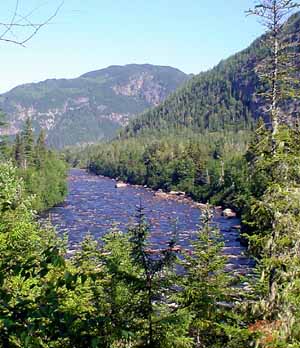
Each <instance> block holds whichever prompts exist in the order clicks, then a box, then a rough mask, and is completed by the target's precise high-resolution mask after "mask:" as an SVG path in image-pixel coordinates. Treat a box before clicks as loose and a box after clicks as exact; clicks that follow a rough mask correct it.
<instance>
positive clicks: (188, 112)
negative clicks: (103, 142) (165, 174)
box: [123, 12, 300, 136]
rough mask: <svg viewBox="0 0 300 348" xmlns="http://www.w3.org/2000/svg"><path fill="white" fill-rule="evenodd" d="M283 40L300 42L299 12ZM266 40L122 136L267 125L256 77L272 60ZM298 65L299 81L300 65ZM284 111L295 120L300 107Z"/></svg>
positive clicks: (147, 114) (199, 79)
mask: <svg viewBox="0 0 300 348" xmlns="http://www.w3.org/2000/svg"><path fill="white" fill-rule="evenodd" d="M284 37H285V40H288V41H289V42H300V12H298V13H296V14H294V15H293V16H291V17H290V18H289V20H288V21H287V23H286V24H285V28H284ZM265 38H266V35H264V36H262V37H260V38H258V39H257V40H256V41H254V42H253V43H252V44H251V45H250V46H249V47H248V48H247V49H245V50H244V51H242V52H239V53H237V54H235V55H233V56H232V57H230V58H228V59H226V60H223V61H221V62H220V63H219V64H218V65H217V66H216V67H214V68H213V69H211V70H209V71H207V72H204V73H200V74H199V75H197V76H194V77H193V78H192V79H190V80H189V81H188V82H187V83H186V84H185V85H184V86H183V87H181V88H179V89H178V90H177V91H176V92H175V93H173V94H172V95H171V96H170V97H168V98H167V99H166V100H165V101H164V102H163V103H162V104H160V105H159V106H158V107H156V108H153V109H151V110H147V111H146V112H145V113H143V114H142V115H140V116H139V117H137V118H136V119H134V120H133V121H131V122H130V123H129V125H128V127H126V129H125V131H124V133H123V135H125V136H130V135H136V134H139V133H140V132H144V131H145V130H149V131H150V132H151V130H156V129H160V130H161V129H163V128H172V127H175V128H178V127H192V128H193V129H194V130H197V129H198V130H199V131H203V130H205V129H208V130H211V131H215V130H221V129H225V130H235V129H241V128H248V127H249V126H250V127H251V124H252V123H253V121H254V120H257V119H258V118H259V117H260V116H262V117H263V118H265V119H267V116H266V110H265V109H264V105H265V102H264V100H263V97H262V93H263V92H264V86H263V85H262V83H261V82H260V81H259V78H258V74H257V67H258V65H260V63H261V62H262V61H263V60H264V59H265V58H266V56H267V55H268V50H267V49H266V48H265V45H264V40H265ZM296 59H298V58H296ZM297 64H298V67H299V69H298V71H297V72H296V74H297V76H296V77H297V78H298V79H299V77H300V74H299V72H300V63H299V59H298V62H297ZM283 110H284V112H285V114H287V113H288V114H289V115H292V116H293V115H296V113H297V112H298V111H299V103H298V104H297V103H295V102H293V103H288V101H287V102H286V103H285V105H284V106H283Z"/></svg>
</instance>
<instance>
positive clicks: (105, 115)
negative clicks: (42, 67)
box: [0, 64, 188, 147]
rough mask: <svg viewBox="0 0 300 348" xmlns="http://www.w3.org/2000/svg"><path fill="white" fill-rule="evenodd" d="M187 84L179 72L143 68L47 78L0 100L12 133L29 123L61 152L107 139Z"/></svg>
mask: <svg viewBox="0 0 300 348" xmlns="http://www.w3.org/2000/svg"><path fill="white" fill-rule="evenodd" d="M187 79H188V75H186V74H184V73H183V72H181V71H179V70H177V69H175V68H171V67H164V66H153V65H149V64H144V65H137V64H131V65H126V66H110V67H108V68H106V69H102V70H97V71H92V72H89V73H86V74H84V75H82V76H80V77H78V78H75V79H51V80H46V81H43V82H39V83H32V84H25V85H22V86H18V87H16V88H14V89H12V90H11V91H9V92H7V93H5V94H2V95H1V96H0V109H2V110H3V111H4V112H5V113H6V115H7V120H8V121H9V127H8V128H7V130H6V132H7V133H8V134H10V135H14V134H16V133H18V131H19V130H20V129H21V128H22V125H23V123H24V121H25V120H26V119H27V118H31V120H32V122H33V126H34V129H35V131H36V132H37V133H38V132H39V131H40V130H41V128H42V129H44V130H46V133H47V143H48V144H49V145H51V146H55V147H63V146H65V145H72V144H77V143H87V142H94V141H97V140H100V139H103V138H109V137H111V136H112V135H113V134H115V131H116V129H117V128H119V127H120V126H124V125H125V124H127V122H128V120H129V118H130V117H132V116H133V115H135V114H138V113H141V112H143V111H144V110H145V109H147V108H150V107H153V106H157V105H159V104H160V103H161V102H162V101H163V100H164V99H165V98H166V97H167V96H168V95H169V94H170V93H171V92H173V91H174V90H175V89H176V88H177V87H178V86H179V85H181V84H183V83H184V82H185V81H186V80H187Z"/></svg>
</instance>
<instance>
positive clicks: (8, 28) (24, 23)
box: [0, 0, 64, 47]
mask: <svg viewBox="0 0 300 348" xmlns="http://www.w3.org/2000/svg"><path fill="white" fill-rule="evenodd" d="M63 4H64V0H63V1H62V2H61V3H60V5H59V6H58V7H57V8H56V10H55V12H54V13H53V14H52V15H51V16H50V17H49V18H48V19H47V20H45V21H44V22H41V23H32V22H31V21H30V16H32V14H33V12H34V11H36V9H33V10H32V11H30V12H29V13H27V14H26V15H24V16H23V15H21V14H19V13H18V9H19V0H17V1H16V6H15V10H14V13H13V16H12V18H11V20H10V21H9V23H4V22H0V26H2V27H5V29H4V31H3V33H2V34H1V35H0V41H3V42H8V43H13V44H16V45H19V46H22V47H25V44H26V43H27V42H28V41H30V40H31V39H32V38H33V37H34V36H35V35H36V34H37V33H38V32H39V31H40V30H41V29H42V28H43V27H44V26H46V25H48V24H49V23H50V22H51V21H52V20H53V18H55V17H56V16H57V14H58V12H59V11H60V10H61V8H62V6H63ZM17 18H19V20H17ZM20 28H21V29H31V33H29V34H27V36H25V38H23V39H21V40H18V39H17V36H16V35H15V32H14V29H20ZM8 34H10V35H8ZM9 36H11V37H9Z"/></svg>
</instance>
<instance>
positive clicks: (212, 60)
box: [0, 0, 263, 92]
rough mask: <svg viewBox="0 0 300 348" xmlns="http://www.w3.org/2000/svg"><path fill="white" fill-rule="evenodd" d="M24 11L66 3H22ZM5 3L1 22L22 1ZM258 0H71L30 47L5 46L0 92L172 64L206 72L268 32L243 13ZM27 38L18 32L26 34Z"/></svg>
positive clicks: (47, 10) (43, 12) (41, 13)
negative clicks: (134, 66) (131, 66)
mask: <svg viewBox="0 0 300 348" xmlns="http://www.w3.org/2000/svg"><path fill="white" fill-rule="evenodd" d="M19 1H20V4H21V5H20V11H21V12H22V13H26V11H28V10H30V9H32V8H36V7H37V6H38V5H42V6H41V7H40V8H39V9H38V10H37V11H36V12H35V13H34V14H33V16H34V18H33V19H36V20H40V19H43V18H47V16H48V15H49V14H51V12H53V11H54V9H55V7H56V6H57V5H58V4H59V3H60V1H59V0H51V1H46V0H19ZM3 2H4V1H1V3H2V4H0V13H1V15H0V21H3V20H5V19H7V18H9V16H10V15H11V12H12V11H13V8H14V2H15V0H8V1H5V3H6V4H3ZM253 4H254V0H214V1H212V0H184V1H183V0H172V1H171V0H105V1H104V0H65V3H64V6H63V7H62V9H61V10H60V12H59V14H58V16H57V17H56V18H55V19H54V20H53V21H52V23H51V24H49V25H48V26H47V27H45V28H43V30H42V31H40V32H39V34H38V35H37V36H36V37H35V38H34V39H33V40H32V41H30V42H29V43H28V44H27V47H26V48H22V47H17V46H14V45H12V44H5V43H3V42H0V52H1V55H0V61H1V64H0V76H1V80H0V81H1V83H0V92H5V91H7V90H9V89H10V88H12V87H14V86H16V85H19V84H21V83H27V82H36V81H40V80H44V79H47V78H60V77H66V78H71V77H77V76H79V75H81V74H83V73H85V72H87V71H91V70H96V69H101V68H104V67H107V66H109V65H114V64H120V65H123V64H128V63H151V64H159V65H170V66H174V67H177V68H179V69H181V70H183V71H184V72H186V73H199V72H200V71H204V70H207V69H209V68H211V67H213V66H214V65H216V64H217V63H218V62H219V61H220V60H221V59H223V58H226V57H228V56H230V55H231V54H233V53H236V52H237V51H239V50H241V49H243V48H246V47H247V46H248V45H249V44H250V43H251V42H252V41H253V40H254V39H255V38H256V37H257V36H258V35H260V34H261V33H262V31H263V28H262V27H261V26H260V25H259V24H258V23H257V22H256V19H255V18H250V17H246V16H245V13H244V11H245V10H246V9H248V8H249V7H251V6H253ZM21 34H22V33H18V35H20V36H22V35H21Z"/></svg>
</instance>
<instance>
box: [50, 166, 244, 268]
mask: <svg viewBox="0 0 300 348" xmlns="http://www.w3.org/2000/svg"><path fill="white" fill-rule="evenodd" d="M140 204H141V205H142V206H143V207H144V212H145V214H146V217H147V220H148V222H149V223H150V225H151V236H150V241H151V243H152V245H153V247H163V246H164V245H166V242H167V241H168V240H169V239H170V237H171V236H172V235H173V231H174V225H175V221H177V222H176V225H177V231H178V244H180V245H181V246H182V247H184V248H188V247H189V245H190V240H191V239H193V236H194V235H195V231H196V230H197V225H198V224H199V221H200V210H199V209H198V208H195V207H193V206H192V205H190V204H188V203H182V202H177V201H175V200H166V199H163V198H159V197H155V196H154V194H153V191H151V190H147V189H145V188H142V187H135V186H128V187H125V188H122V189H116V188H115V181H114V180H112V179H109V178H103V177H98V176H94V175H91V174H88V173H86V172H85V171H83V170H79V169H72V170H71V171H70V175H69V195H68V197H67V199H66V201H65V202H64V204H63V205H61V206H59V207H55V208H53V209H51V210H50V211H49V216H50V219H51V222H52V224H53V225H54V226H55V227H56V230H57V231H58V232H59V233H65V232H66V233H67V234H68V236H69V244H70V249H74V248H76V246H77V245H78V243H80V242H81V241H82V240H83V238H84V236H85V235H86V234H87V233H90V234H92V235H93V236H94V237H95V238H101V236H103V234H105V233H106V232H107V231H108V230H109V229H110V228H111V227H112V226H113V225H114V224H116V223H117V224H118V225H119V226H120V228H121V229H126V228H127V226H128V225H130V223H132V222H133V221H134V217H135V215H136V207H138V206H140ZM214 221H215V222H216V223H217V224H218V226H219V228H220V230H221V232H222V234H223V235H224V240H225V244H226V246H225V248H224V254H227V255H230V256H229V267H231V268H233V269H236V268H238V269H239V270H240V269H246V268H247V266H248V265H249V260H248V259H247V258H246V257H245V256H243V252H244V251H245V250H244V247H242V246H241V245H240V242H239V235H238V231H237V230H236V229H234V228H233V226H235V225H238V224H239V223H240V221H239V219H225V218H223V217H222V216H216V217H215V218H214Z"/></svg>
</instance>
